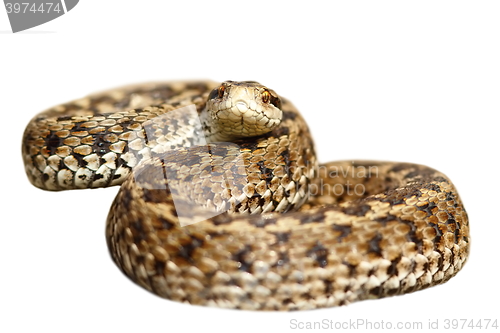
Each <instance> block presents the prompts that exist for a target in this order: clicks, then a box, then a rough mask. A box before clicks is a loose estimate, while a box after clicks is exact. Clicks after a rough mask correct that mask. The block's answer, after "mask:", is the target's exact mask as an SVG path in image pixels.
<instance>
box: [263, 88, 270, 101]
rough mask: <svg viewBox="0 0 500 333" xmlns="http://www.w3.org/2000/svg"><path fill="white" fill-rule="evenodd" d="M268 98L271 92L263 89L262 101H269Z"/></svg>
mask: <svg viewBox="0 0 500 333" xmlns="http://www.w3.org/2000/svg"><path fill="white" fill-rule="evenodd" d="M270 100H271V94H270V93H269V91H267V90H264V91H263V92H262V102H264V103H269V101H270Z"/></svg>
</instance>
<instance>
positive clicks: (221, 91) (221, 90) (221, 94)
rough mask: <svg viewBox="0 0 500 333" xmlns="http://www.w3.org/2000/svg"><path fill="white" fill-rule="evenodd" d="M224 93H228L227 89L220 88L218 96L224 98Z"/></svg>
mask: <svg viewBox="0 0 500 333" xmlns="http://www.w3.org/2000/svg"><path fill="white" fill-rule="evenodd" d="M224 91H226V87H224V86H220V87H219V89H217V94H218V96H219V98H222V97H223V96H224Z"/></svg>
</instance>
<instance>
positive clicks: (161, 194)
mask: <svg viewBox="0 0 500 333" xmlns="http://www.w3.org/2000/svg"><path fill="white" fill-rule="evenodd" d="M192 105H194V107H195V111H194V112H195V115H196V116H197V117H192V116H188V113H182V112H181V113H178V112H176V110H179V109H181V108H189V106H192ZM193 110H194V108H193ZM201 138H205V139H206V142H205V141H204V140H201ZM22 148H23V158H24V163H25V168H26V172H27V175H28V178H29V179H30V181H31V182H32V183H33V185H35V186H37V187H39V188H42V189H46V190H66V189H77V188H96V187H106V186H112V185H119V184H122V185H121V188H120V191H119V192H118V195H117V196H116V198H115V200H114V202H113V204H112V207H111V210H110V213H109V215H108V219H107V226H106V237H107V242H108V247H109V249H110V252H111V256H112V258H113V260H114V261H115V263H116V264H117V265H118V267H119V268H120V269H121V270H122V271H123V272H124V273H125V274H126V275H127V276H128V277H129V278H130V279H132V280H133V281H134V282H136V283H137V284H139V285H141V286H142V287H144V288H146V289H147V290H149V291H151V292H153V293H155V294H157V295H159V296H161V297H164V298H167V299H171V300H175V301H180V302H186V303H191V304H200V305H210V306H218V307H225V308H237V309H251V310H300V309H313V308H320V307H329V306H337V305H345V304H349V303H351V302H354V301H358V300H363V299H370V298H381V297H386V296H391V295H398V294H403V293H409V292H412V291H416V290H420V289H423V288H427V287H429V286H433V285H436V284H440V283H443V282H446V281H447V280H448V279H450V278H451V277H453V276H454V275H455V274H456V273H457V272H458V271H459V270H460V269H461V268H462V266H463V264H464V263H465V261H466V259H467V256H468V253H469V246H470V245H469V244H470V239H469V225H468V219H467V214H466V212H465V210H464V208H463V205H462V203H461V201H460V198H459V196H458V193H457V191H456V189H455V188H454V186H453V185H452V183H451V182H450V180H449V179H448V178H447V177H446V176H445V175H443V174H442V173H440V172H437V171H435V170H433V169H430V168H428V167H425V166H421V165H415V164H407V163H393V162H372V161H351V162H344V161H341V162H332V163H328V164H322V165H318V163H317V160H316V155H315V151H314V145H313V141H312V137H311V135H310V133H309V130H308V128H307V125H306V123H305V121H304V120H303V118H302V117H301V115H300V114H299V113H298V112H297V110H296V109H295V108H294V107H293V105H292V104H291V103H290V102H289V101H287V100H286V99H283V98H280V97H279V96H278V95H277V94H276V93H275V92H274V91H272V90H270V89H268V88H266V87H264V86H262V85H260V84H258V83H256V82H250V81H245V82H232V81H227V82H224V83H222V84H216V83H213V82H207V81H203V82H177V83H175V82H167V83H149V84H141V85H136V86H128V87H123V88H119V89H114V90H110V91H106V92H102V93H98V94H94V95H91V96H89V97H86V98H83V99H80V100H76V101H73V102H69V103H66V104H63V105H60V106H57V107H54V108H52V109H49V110H47V111H45V112H42V113H40V114H38V115H37V116H36V117H35V118H33V119H32V121H31V122H30V123H29V124H28V126H27V128H26V130H25V133H24V138H23V146H22ZM180 212H182V215H183V216H182V217H183V218H187V219H188V220H189V221H192V222H191V224H189V223H187V225H181V223H180V222H179V221H180V219H181V216H180ZM207 214H208V215H207ZM194 222H197V223H194Z"/></svg>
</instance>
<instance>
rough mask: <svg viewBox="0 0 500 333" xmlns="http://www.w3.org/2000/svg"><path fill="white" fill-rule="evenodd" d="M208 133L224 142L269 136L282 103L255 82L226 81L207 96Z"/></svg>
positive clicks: (270, 91)
mask: <svg viewBox="0 0 500 333" xmlns="http://www.w3.org/2000/svg"><path fill="white" fill-rule="evenodd" d="M206 112H207V114H206V117H207V120H208V122H210V124H209V126H208V127H210V129H209V133H210V134H211V135H212V137H214V138H215V139H216V140H220V141H225V140H228V141H229V140H233V139H240V138H244V137H251V136H257V135H262V134H265V133H268V132H270V131H272V130H273V129H275V128H276V127H277V126H278V125H279V124H280V123H281V118H282V116H283V112H282V111H281V100H280V98H279V97H278V95H277V94H276V93H275V92H274V91H273V90H271V89H269V88H267V87H265V86H263V85H261V84H260V83H258V82H255V81H225V82H223V83H221V85H220V86H218V87H217V88H215V89H214V90H212V92H211V93H210V95H209V96H208V100H207V106H206Z"/></svg>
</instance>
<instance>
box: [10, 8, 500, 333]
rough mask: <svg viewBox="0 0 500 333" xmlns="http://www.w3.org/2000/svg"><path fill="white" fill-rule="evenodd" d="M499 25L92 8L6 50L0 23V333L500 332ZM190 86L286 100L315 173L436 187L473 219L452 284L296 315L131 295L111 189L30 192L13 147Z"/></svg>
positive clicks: (442, 12)
mask: <svg viewBox="0 0 500 333" xmlns="http://www.w3.org/2000/svg"><path fill="white" fill-rule="evenodd" d="M499 17H500V5H499V3H498V2H495V1H480V2H479V1H468V2H466V1H453V2H451V1H450V2H447V1H419V2H416V1H414V2H413V1H412V2H407V1H355V2H347V1H345V2H339V1H335V2H333V1H328V2H327V1H323V2H322V1H307V2H305V1H300V2H294V1H255V0H252V1H182V2H181V1H152V0H149V1H134V2H132V1H117V0H114V1H111V0H107V1H96V0H93V1H92V0H87V1H80V3H79V4H78V5H77V6H76V7H75V8H74V9H73V10H72V11H70V12H69V13H68V14H66V15H64V16H62V17H60V18H58V19H56V20H54V21H52V22H49V23H46V24H44V25H42V26H39V27H35V28H33V29H31V30H28V31H26V32H22V33H18V34H12V33H11V32H10V26H9V22H8V18H7V14H6V13H5V11H3V10H0V32H1V33H0V66H1V72H0V129H1V130H0V133H1V134H0V137H1V139H0V140H1V141H0V142H1V147H2V148H1V154H0V159H1V163H0V175H1V177H2V183H1V189H0V191H1V192H0V193H1V195H2V198H1V200H0V205H1V231H0V237H1V240H0V332H39V331H40V332H54V333H55V332H94V331H99V332H104V331H108V332H179V331H181V330H182V331H183V332H205V331H208V332H287V331H298V329H295V330H293V329H291V325H290V320H292V319H295V320H297V321H301V322H306V321H321V320H323V319H326V320H333V321H336V322H349V320H354V321H355V320H358V319H366V320H370V321H372V322H374V323H379V324H380V322H381V321H384V323H387V322H391V323H393V324H394V323H396V322H398V321H411V322H414V321H415V322H422V323H423V327H424V329H423V330H419V332H423V331H426V328H427V327H428V326H427V325H428V322H429V320H431V321H435V320H439V323H440V325H441V326H440V327H441V328H443V325H444V320H445V319H461V318H463V319H474V320H476V321H477V320H478V319H498V320H499V322H498V324H499V325H500V315H499V314H498V313H499V312H498V306H497V305H498V298H499V297H500V293H499V289H498V269H497V267H498V252H499V250H498V244H499V241H498V239H499V234H500V227H499V225H500V223H499V222H500V221H499V214H498V209H499V201H498V198H499V196H498V193H499V190H498V189H499V188H500V182H499V180H498V179H499V170H498V166H499V163H498V162H499V159H498V154H499V150H498V145H499V143H500V142H499V135H498V124H499V122H498V117H497V115H498V112H499V110H500V108H499V106H500V98H499V96H500V95H499V91H500V90H499V88H500V79H499V78H500V47H499V45H500V43H499V34H500V20H499ZM187 78H202V79H205V78H209V79H213V80H219V81H222V80H227V79H231V80H257V81H260V82H261V83H264V84H266V85H267V86H269V87H271V88H273V89H274V90H276V91H277V92H278V93H279V94H281V95H283V96H285V97H288V98H289V99H291V100H292V101H293V102H294V104H295V105H296V106H297V107H298V108H299V109H300V110H301V111H302V113H303V114H304V115H305V117H306V119H307V120H308V122H309V124H310V127H311V129H312V131H313V133H314V136H315V138H316V141H317V151H318V154H319V158H320V159H321V160H322V161H329V160H339V159H359V158H362V159H382V160H395V161H407V162H415V163H421V164H426V165H429V166H432V167H434V168H437V169H439V170H440V171H443V172H444V173H446V174H447V175H448V176H450V178H451V179H452V180H453V181H454V183H455V185H456V186H457V187H458V189H459V191H460V194H461V196H462V199H463V201H464V203H465V205H466V208H467V211H468V213H469V217H470V223H471V232H472V253H471V255H470V258H469V261H468V263H467V264H466V266H465V267H464V269H463V271H461V272H460V273H459V274H458V275H457V276H456V277H455V278H453V279H452V280H451V281H449V282H448V283H446V284H444V285H442V286H438V287H433V288H431V289H429V290H425V291H421V292H417V293H414V294H411V295H405V296H400V297H393V298H388V299H382V300H375V301H364V302H360V303H355V304H352V305H349V306H347V307H341V308H330V309H324V310H315V311H306V312H294V313H272V312H268V313H258V312H245V311H228V310H221V309H213V308H205V307H196V306H189V305H184V304H179V303H174V302H170V301H167V300H163V299H160V298H158V297H156V296H153V295H152V294H149V293H148V292H146V291H144V290H142V289H141V288H139V287H137V286H135V285H134V284H132V283H131V282H130V281H129V280H128V279H127V278H126V277H125V276H124V275H122V273H120V271H119V270H118V269H117V268H116V267H115V265H114V264H113V263H112V261H111V259H110V257H109V255H108V251H107V248H106V244H105V238H104V222H105V218H106V214H107V210H108V208H109V206H110V204H111V201H112V200H113V197H114V195H115V193H116V192H117V188H111V189H104V190H103V189H101V190H86V191H74V192H60V193H51V192H44V191H41V190H38V189H36V188H34V187H32V186H31V185H30V184H29V183H28V181H27V178H26V176H25V175H24V169H23V165H22V160H21V153H20V152H21V149H20V146H21V138H22V133H23V130H24V127H25V126H26V124H27V122H28V121H29V119H30V118H31V117H33V116H34V115H35V114H36V113H37V112H39V111H42V110H43V109H45V108H47V107H50V106H53V105H55V104H59V103H62V102H65V101H67V100H71V99H74V98H78V97H81V96H83V95H86V94H87V93H90V92H94V91H98V90H101V89H106V88H111V87H114V86H119V85H122V84H126V83H135V82H141V81H148V80H175V79H187ZM492 303H493V304H496V305H492ZM476 330H479V329H476ZM325 331H328V330H325ZM341 331H348V329H344V330H341ZM355 331H357V332H361V331H363V326H360V327H359V328H358V329H357V330H355ZM407 331H410V330H407ZM483 331H484V327H483Z"/></svg>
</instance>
